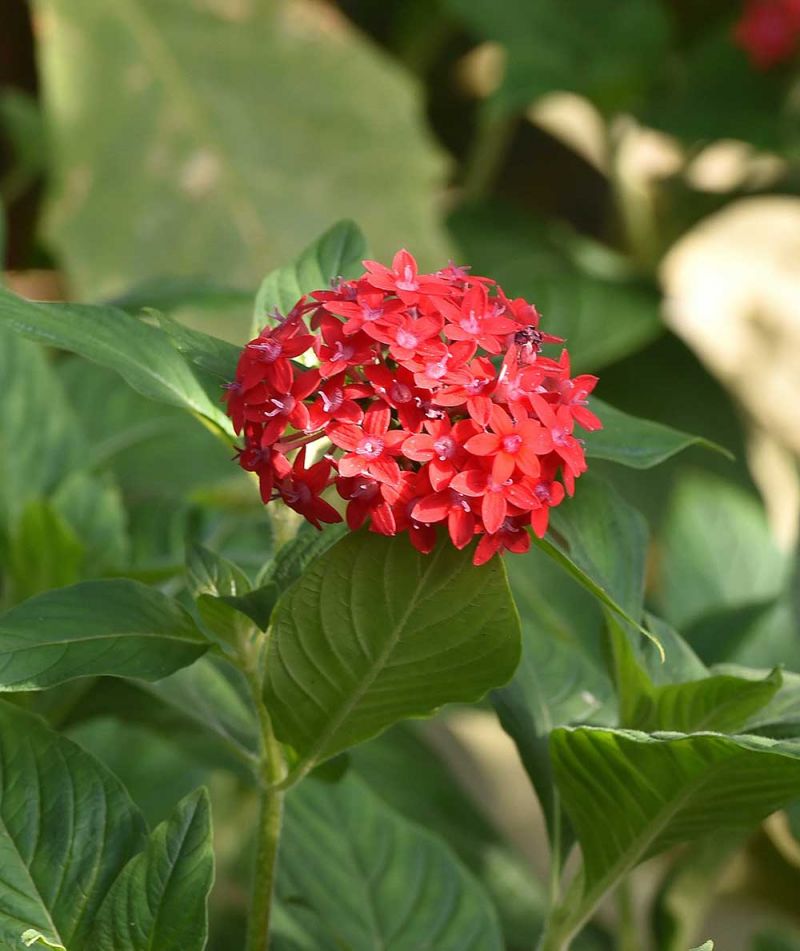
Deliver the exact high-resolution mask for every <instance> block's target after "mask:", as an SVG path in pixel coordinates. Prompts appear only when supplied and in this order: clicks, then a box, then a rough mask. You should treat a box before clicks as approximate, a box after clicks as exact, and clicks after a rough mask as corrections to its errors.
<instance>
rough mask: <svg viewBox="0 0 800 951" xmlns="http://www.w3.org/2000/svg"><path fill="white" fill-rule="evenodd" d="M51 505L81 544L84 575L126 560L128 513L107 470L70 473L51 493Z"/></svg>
mask: <svg viewBox="0 0 800 951" xmlns="http://www.w3.org/2000/svg"><path fill="white" fill-rule="evenodd" d="M53 506H54V507H55V509H56V510H57V511H58V512H59V513H60V514H61V515H62V516H63V518H64V519H65V521H66V522H67V524H68V525H69V526H70V528H71V529H72V530H73V532H75V534H76V535H77V536H78V538H79V539H80V541H81V544H82V545H83V548H84V558H83V565H82V575H83V577H92V576H95V577H96V576H97V575H100V574H103V573H104V572H105V571H107V570H113V569H116V570H119V569H121V568H123V567H124V566H125V565H126V564H127V561H128V558H129V554H130V546H129V541H128V533H127V520H128V516H127V513H126V512H125V507H124V504H123V501H122V496H121V494H120V491H119V488H118V487H117V484H116V482H115V481H114V479H113V477H112V476H111V475H110V473H104V474H103V475H102V476H95V475H91V474H90V473H88V472H81V471H79V472H74V473H72V474H71V475H70V476H68V477H67V479H65V480H64V482H62V483H61V485H60V486H59V487H58V489H57V490H56V492H55V494H54V495H53ZM68 583H69V582H61V583H60V584H59V585H56V584H52V585H50V587H60V586H61V585H64V584H68Z"/></svg>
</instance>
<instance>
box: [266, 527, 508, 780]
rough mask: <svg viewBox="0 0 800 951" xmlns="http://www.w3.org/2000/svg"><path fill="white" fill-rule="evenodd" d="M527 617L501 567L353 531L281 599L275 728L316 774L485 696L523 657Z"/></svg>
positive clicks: (272, 700)
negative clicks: (416, 721) (389, 731)
mask: <svg viewBox="0 0 800 951" xmlns="http://www.w3.org/2000/svg"><path fill="white" fill-rule="evenodd" d="M519 651H520V643H519V621H518V618H517V614H516V610H515V608H514V604H513V602H512V600H511V596H510V593H509V590H508V585H507V583H506V579H505V571H504V568H503V563H502V561H500V560H499V559H494V560H493V561H491V562H490V563H488V564H487V565H485V566H481V567H480V568H476V567H475V566H473V565H472V563H471V553H470V552H469V551H457V550H456V549H454V548H453V547H452V546H450V545H445V544H439V546H438V547H437V549H436V550H435V551H434V552H433V554H431V555H429V556H427V557H426V556H424V555H420V554H419V553H418V552H417V551H415V549H414V548H413V547H412V546H411V545H410V544H408V543H407V542H406V541H405V540H404V539H395V538H384V537H382V536H378V535H374V534H372V533H369V532H359V533H357V534H354V535H349V536H347V537H346V538H343V539H342V540H341V541H340V542H338V543H337V544H336V545H335V546H334V547H333V548H331V549H329V550H328V551H327V552H326V553H325V554H324V555H322V557H321V558H319V559H318V560H317V561H316V562H315V563H314V564H312V565H311V567H310V568H309V569H307V570H306V572H305V573H304V575H303V576H302V578H301V579H300V580H299V581H298V582H297V583H296V584H295V585H293V586H292V587H291V588H290V589H289V591H288V592H287V593H286V595H285V596H284V597H283V598H282V600H281V601H280V602H279V604H278V607H277V608H276V610H275V614H274V616H273V628H272V638H271V641H270V650H269V656H268V660H267V674H266V700H267V704H268V708H269V710H270V713H271V715H272V717H273V722H274V725H275V732H276V734H277V735H278V737H279V738H280V739H281V740H284V741H285V742H287V743H290V744H291V745H292V746H293V747H294V748H295V749H296V750H297V751H298V752H299V753H300V755H301V762H300V765H299V767H297V768H296V769H297V773H298V774H299V773H302V772H304V771H306V770H307V769H309V768H311V767H312V766H313V765H314V764H315V763H317V762H319V761H321V760H325V759H327V758H329V757H331V756H333V755H335V754H336V753H338V752H340V751H341V750H344V749H347V747H348V746H352V745H354V744H355V743H359V742H361V741H362V740H365V739H368V738H369V737H371V736H374V735H375V734H377V733H379V732H380V731H381V730H383V729H385V728H386V727H387V726H390V725H391V724H392V723H395V722H396V721H398V720H401V719H403V718H405V717H411V716H426V715H429V714H431V713H433V712H435V710H436V709H437V708H438V707H440V706H442V704H445V703H449V702H455V701H463V702H469V701H474V700H477V699H479V698H480V697H481V696H483V695H484V694H485V693H486V691H487V690H489V689H491V688H492V687H496V686H499V685H500V684H502V683H505V682H506V681H507V680H508V679H509V678H510V677H511V675H512V674H513V672H514V668H515V667H516V665H517V663H518V661H519Z"/></svg>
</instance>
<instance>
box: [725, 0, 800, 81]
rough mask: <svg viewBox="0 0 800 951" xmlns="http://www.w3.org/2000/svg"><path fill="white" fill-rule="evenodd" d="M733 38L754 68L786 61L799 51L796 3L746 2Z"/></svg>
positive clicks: (798, 3) (796, 0)
mask: <svg viewBox="0 0 800 951" xmlns="http://www.w3.org/2000/svg"><path fill="white" fill-rule="evenodd" d="M734 36H735V39H736V42H737V43H738V44H739V46H741V47H742V49H743V50H745V52H746V53H747V54H748V56H749V57H750V61H751V62H752V64H753V65H754V66H755V67H757V68H758V69H770V68H771V67H773V66H777V65H778V64H780V63H784V62H786V61H787V60H790V59H791V58H792V57H793V56H794V55H795V54H796V53H797V52H798V50H800V0H747V2H746V3H745V8H744V12H743V14H742V17H741V19H740V20H739V22H738V23H737V24H736V28H735V32H734Z"/></svg>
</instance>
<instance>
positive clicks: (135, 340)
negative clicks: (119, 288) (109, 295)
mask: <svg viewBox="0 0 800 951" xmlns="http://www.w3.org/2000/svg"><path fill="white" fill-rule="evenodd" d="M0 327H4V328H8V329H11V330H14V331H16V332H17V333H19V334H21V335H22V336H25V337H30V338H31V339H33V340H38V341H40V342H42V343H48V344H50V345H52V346H54V347H61V348H62V349H64V350H70V351H72V352H74V353H78V354H80V355H81V356H83V357H86V358H87V359H88V360H92V361H94V362H95V363H99V364H101V365H102V366H106V367H108V368H109V369H111V370H114V371H115V372H117V373H119V374H120V375H121V376H122V377H123V379H125V381H126V382H127V383H128V384H129V385H130V386H132V387H133V388H134V389H135V390H137V391H138V392H139V393H142V394H143V395H144V396H147V397H149V398H150V399H153V400H157V401H159V402H162V403H168V404H170V405H172V406H178V407H180V408H181V409H188V410H190V411H191V412H194V413H198V414H199V415H201V416H203V417H205V418H206V419H208V420H209V421H211V422H212V423H213V424H215V425H216V426H218V427H219V428H220V429H221V430H222V431H223V432H227V433H232V431H233V430H232V429H231V426H230V421H229V420H228V418H227V416H226V415H225V414H224V413H223V411H222V410H221V409H220V408H219V407H218V406H216V405H214V404H213V403H212V402H211V401H210V400H209V398H208V396H207V395H206V393H205V391H204V389H203V387H202V386H201V385H200V383H199V382H198V381H197V379H196V377H195V376H194V374H193V373H192V371H191V369H190V368H189V366H188V364H187V363H186V362H185V360H184V359H183V357H182V356H181V355H180V354H179V353H178V351H177V350H176V349H175V348H174V347H173V346H172V344H171V343H170V340H169V337H168V336H167V335H166V334H165V333H164V332H163V331H161V330H159V329H158V328H156V327H151V326H149V325H148V324H146V323H143V322H142V321H140V320H137V319H136V318H135V317H131V316H130V314H127V313H125V311H124V310H118V309H117V308H114V307H92V306H90V305H86V304H42V303H35V302H34V301H29V300H25V299H24V298H22V297H17V295H16V294H12V293H10V292H9V291H6V290H3V288H0Z"/></svg>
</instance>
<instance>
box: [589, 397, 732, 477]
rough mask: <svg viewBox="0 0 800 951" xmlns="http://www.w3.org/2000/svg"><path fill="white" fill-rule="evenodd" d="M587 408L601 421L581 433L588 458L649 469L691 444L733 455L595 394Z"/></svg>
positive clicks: (704, 440)
mask: <svg viewBox="0 0 800 951" xmlns="http://www.w3.org/2000/svg"><path fill="white" fill-rule="evenodd" d="M589 407H590V409H592V410H593V412H595V413H596V414H597V415H598V416H599V417H600V419H601V420H602V422H603V428H602V429H598V430H596V431H595V432H591V433H584V434H582V436H581V438H582V439H583V442H584V445H585V448H586V455H587V457H589V458H590V459H608V460H609V461H610V462H617V463H619V464H620V465H623V466H629V467H630V468H631V469H650V468H652V467H653V466H657V465H659V464H660V463H662V462H665V461H666V460H667V459H670V458H672V456H674V455H677V453H679V452H683V450H684V449H688V448H689V447H691V446H702V447H703V448H705V449H710V450H713V451H714V452H719V453H722V454H723V455H725V456H729V457H730V458H733V457H732V456H731V455H730V453H729V452H728V450H727V449H723V448H722V446H718V445H717V444H716V443H713V442H710V441H709V440H708V439H703V438H702V436H692V435H690V434H689V433H682V432H681V431H680V430H678V429H673V428H672V427H671V426H665V425H664V424H663V423H656V422H653V421H652V420H649V419H640V418H639V417H638V416H630V415H629V414H628V413H623V412H622V410H618V409H615V408H614V407H613V406H609V405H608V403H603V402H602V401H601V400H598V399H597V398H596V397H590V399H589Z"/></svg>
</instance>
